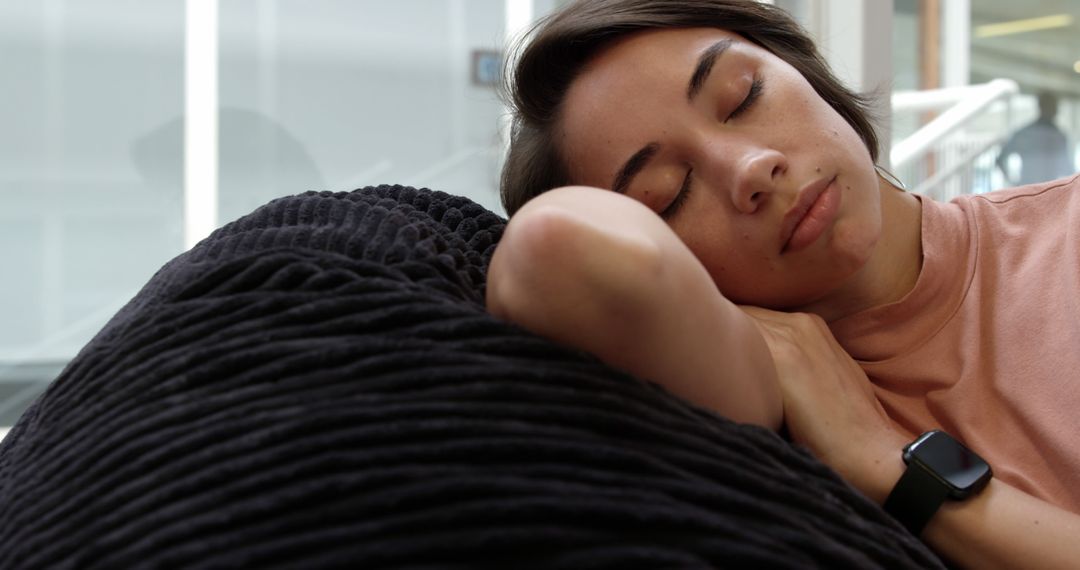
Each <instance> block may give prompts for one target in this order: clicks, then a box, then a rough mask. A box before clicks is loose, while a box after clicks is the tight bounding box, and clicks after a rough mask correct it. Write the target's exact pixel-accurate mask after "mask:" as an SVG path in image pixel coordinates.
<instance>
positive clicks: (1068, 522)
mask: <svg viewBox="0 0 1080 570" xmlns="http://www.w3.org/2000/svg"><path fill="white" fill-rule="evenodd" d="M881 441H887V442H888V443H887V444H884V445H882V446H880V448H879V449H881V450H882V451H879V452H877V456H878V459H877V460H874V461H869V460H867V461H864V462H863V468H862V469H861V470H860V473H859V474H857V475H856V476H855V477H853V479H855V480H853V481H852V483H853V484H854V485H855V486H856V487H859V488H860V489H861V490H862V491H863V492H864V493H866V494H867V496H869V497H870V498H871V499H873V500H875V501H877V502H878V503H879V504H882V503H884V502H885V498H886V497H887V496H888V493H889V492H890V491H891V490H892V488H893V486H895V484H896V482H897V481H898V480H899V479H900V476H901V474H903V471H904V469H905V466H904V462H903V460H902V459H901V458H900V449H901V447H902V446H903V445H904V443H905V440H904V437H903V436H900V435H899V434H895V433H894V434H887V435H883V437H882V439H881ZM882 453H884V455H882ZM873 455H874V454H873V453H870V454H867V459H869V458H870V457H872V456H873ZM1077 537H1080V515H1077V514H1074V513H1070V512H1068V511H1065V510H1063V509H1060V508H1058V507H1056V506H1054V505H1051V504H1050V503H1047V502H1045V501H1042V500H1040V499H1037V498H1035V497H1033V496H1031V495H1028V494H1027V493H1024V492H1023V491H1020V490H1019V489H1017V488H1015V487H1012V486H1011V485H1009V484H1007V483H1005V482H1003V481H1001V480H1000V479H991V480H990V483H989V484H988V485H987V486H986V488H984V489H983V490H982V491H981V492H980V493H979V494H977V495H975V496H973V497H971V498H969V499H967V500H964V501H946V502H945V503H944V504H943V505H942V506H941V508H940V509H939V510H938V512H937V513H935V514H934V516H933V517H932V518H931V519H930V521H929V522H928V523H927V525H926V527H925V528H924V529H923V532H922V535H921V537H920V538H922V539H923V540H924V541H925V542H926V543H927V544H928V545H930V547H931V548H933V549H934V550H935V551H936V552H937V553H938V554H939V555H941V556H942V557H943V558H945V559H947V560H949V561H950V562H952V563H953V564H956V565H958V566H960V567H962V568H980V569H983V568H1075V567H1076V564H1077V562H1078V561H1080V540H1077Z"/></svg>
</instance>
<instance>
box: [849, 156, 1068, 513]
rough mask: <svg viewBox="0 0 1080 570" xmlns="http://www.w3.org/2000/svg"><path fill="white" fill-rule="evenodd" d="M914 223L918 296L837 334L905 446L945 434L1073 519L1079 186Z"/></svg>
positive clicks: (1029, 190)
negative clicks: (906, 437)
mask: <svg viewBox="0 0 1080 570" xmlns="http://www.w3.org/2000/svg"><path fill="white" fill-rule="evenodd" d="M922 212H923V213H922V244H923V267H922V272H921V273H920V274H919V278H918V281H917V282H916V284H915V288H914V289H912V290H911V291H910V292H909V293H908V294H907V296H905V297H904V298H903V299H901V300H900V301H897V302H895V303H892V304H888V305H883V306H879V307H874V308H871V309H868V310H866V311H862V312H860V313H857V314H855V315H851V316H849V317H845V318H843V319H840V320H838V321H836V322H833V323H830V327H831V329H832V331H833V333H834V334H835V335H836V338H837V340H839V341H840V343H841V344H842V345H843V346H844V347H845V348H846V349H847V350H848V352H849V353H850V354H851V355H852V357H854V358H855V359H856V360H858V361H859V363H860V364H861V365H862V367H863V369H864V370H866V373H867V375H868V376H869V377H870V379H871V381H872V382H873V383H874V387H875V390H876V392H877V396H878V398H879V399H880V400H881V403H882V405H883V406H884V407H885V410H886V411H887V412H888V413H889V415H890V416H891V417H892V418H893V419H894V420H895V421H896V422H897V423H898V424H899V425H900V426H901V427H903V428H904V429H906V430H908V431H909V432H910V435H912V436H913V437H914V436H915V435H917V434H919V433H921V432H923V431H926V430H929V429H934V428H941V429H944V430H945V431H947V432H949V433H951V434H953V435H954V436H957V437H958V438H959V439H960V440H961V441H963V442H964V443H965V444H967V445H968V446H969V447H971V448H972V449H974V450H975V451H976V452H978V453H979V454H980V455H982V456H983V457H984V458H985V459H986V460H987V461H988V462H989V463H990V465H991V467H992V468H993V469H994V475H995V476H996V477H998V478H1000V479H1002V480H1004V481H1006V482H1008V483H1009V484H1011V485H1013V486H1015V487H1018V488H1019V489H1021V490H1023V491H1026V492H1027V493H1029V494H1031V495H1034V496H1036V497H1040V498H1042V499H1044V500H1046V501H1049V502H1051V503H1054V504H1056V505H1058V506H1061V507H1063V508H1065V509H1067V510H1070V511H1072V512H1080V177H1075V178H1071V179H1065V180H1059V181H1055V182H1049V183H1044V184H1037V185H1032V186H1024V187H1020V188H1016V189H1011V190H1004V191H1000V192H994V193H990V194H983V195H975V196H963V197H960V198H957V199H955V200H953V201H952V202H950V203H948V204H944V203H940V202H935V201H933V200H930V199H928V198H922Z"/></svg>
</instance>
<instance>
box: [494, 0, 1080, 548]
mask: <svg viewBox="0 0 1080 570" xmlns="http://www.w3.org/2000/svg"><path fill="white" fill-rule="evenodd" d="M509 87H510V90H511V92H510V94H511V96H512V102H513V105H514V109H515V116H514V120H515V123H514V129H513V133H512V140H511V148H510V152H509V155H508V157H507V161H506V165H505V167H504V171H503V179H502V198H503V202H504V205H505V206H506V209H507V211H508V212H509V213H510V214H511V215H512V217H511V220H510V224H509V226H508V227H507V230H506V233H505V235H504V237H503V240H502V242H501V243H500V245H499V247H498V249H497V251H496V254H495V257H494V259H493V261H492V264H491V268H490V271H489V275H488V307H489V309H490V310H491V311H492V312H493V313H494V314H496V315H498V316H500V317H502V318H505V319H507V320H509V321H512V322H515V323H517V324H519V325H521V326H523V327H525V328H528V329H530V330H532V331H534V332H536V333H538V334H541V335H545V336H547V337H550V338H552V339H555V340H557V341H559V342H562V343H564V344H567V345H570V346H574V347H577V348H579V349H582V350H586V351H589V352H591V353H593V354H595V355H597V356H598V357H599V358H601V359H603V360H604V361H606V362H608V363H609V364H611V365H613V366H616V367H618V368H621V369H624V370H626V371H629V372H631V373H633V374H635V375H636V376H638V377H641V378H645V379H648V380H651V381H654V382H657V383H659V384H661V385H663V386H664V387H666V388H667V389H668V390H670V391H671V392H673V393H675V394H677V395H679V396H681V397H683V398H685V399H687V400H689V401H691V402H694V403H696V404H698V405H700V406H703V407H707V408H710V409H712V410H714V411H716V412H717V413H719V414H722V415H724V416H727V417H729V418H731V419H733V420H735V421H739V422H747V423H754V424H758V425H762V426H766V427H768V428H771V429H779V428H780V427H781V426H784V427H786V429H787V432H788V434H790V436H791V438H792V439H793V440H794V441H796V442H798V443H800V444H803V445H805V446H807V447H808V448H809V449H810V450H811V451H812V452H813V453H815V454H816V455H817V456H818V457H819V458H820V459H821V460H822V461H824V462H825V463H827V464H828V465H830V466H831V467H833V468H834V469H835V470H836V471H838V472H839V473H840V474H841V475H842V476H843V477H845V478H846V479H847V480H848V481H849V482H850V483H851V484H852V485H854V486H855V487H857V488H858V489H860V490H861V491H862V492H863V493H865V494H866V495H867V496H868V497H869V498H871V499H872V500H875V501H877V502H878V503H879V504H885V503H886V502H887V500H889V499H888V498H889V497H890V495H893V499H892V500H890V501H889V502H890V503H892V504H891V505H890V504H886V509H887V510H890V512H894V511H896V510H897V507H898V504H899V510H900V511H903V510H904V508H908V509H909V510H910V507H911V505H930V507H929V508H926V509H923V511H924V512H920V513H915V515H914V519H916V522H915V523H912V522H911V520H904V519H902V522H904V523H905V524H908V527H909V528H911V529H912V530H913V532H915V533H917V534H920V536H921V537H922V538H923V540H925V541H926V542H927V543H928V544H930V545H931V546H932V547H933V548H935V549H936V550H937V551H938V552H939V553H940V554H941V555H942V556H943V557H945V558H948V559H950V560H951V561H953V562H954V563H957V564H959V565H962V566H967V567H981V568H987V567H997V566H1001V567H1065V566H1069V565H1073V564H1076V561H1077V560H1080V541H1077V540H1076V537H1077V536H1080V514H1077V513H1080V436H1078V435H1077V434H1080V413H1077V412H1078V411H1080V397H1078V396H1077V394H1080V390H1078V382H1080V378H1078V372H1077V371H1078V370H1080V351H1078V350H1076V349H1075V346H1076V345H1077V343H1078V341H1080V300H1078V299H1080V296H1078V295H1077V293H1078V292H1080V181H1078V180H1077V179H1075V178H1074V179H1065V180H1060V181H1056V182H1050V183H1044V184H1039V185H1033V186H1025V187H1020V188H1014V189H1009V190H1003V191H999V192H995V193H991V194H984V195H980V196H966V197H962V198H959V199H957V200H954V201H953V202H951V203H939V202H935V201H933V200H931V199H929V198H926V197H922V196H917V195H914V194H910V193H907V192H904V191H903V190H902V189H900V188H898V187H897V186H896V185H894V184H893V183H891V182H890V181H889V178H891V177H885V176H882V175H881V174H880V173H879V172H880V169H877V168H876V167H875V163H876V161H877V158H878V143H877V136H876V134H875V132H874V129H873V127H872V125H871V122H870V120H869V119H868V115H867V111H866V101H865V100H864V99H863V98H861V97H860V96H858V95H856V94H854V93H852V92H850V91H849V90H848V89H846V88H845V87H844V86H843V85H842V84H840V82H839V81H838V80H837V79H836V78H835V77H834V76H833V75H832V73H831V72H830V71H829V69H828V68H827V66H826V65H825V64H824V62H823V60H822V59H821V58H820V56H819V55H818V53H817V51H816V48H815V47H814V45H813V42H812V40H810V39H809V37H808V36H807V35H806V33H805V32H804V31H803V30H802V29H801V28H800V27H799V26H798V24H796V23H795V22H794V21H792V20H791V19H790V17H788V16H787V15H786V14H785V13H784V12H783V11H781V10H779V9H776V8H774V7H772V6H769V5H765V4H761V3H758V2H755V1H752V0H585V1H579V2H575V3H572V4H570V5H569V6H567V7H565V8H564V9H562V10H561V11H560V12H558V13H556V14H555V15H553V16H552V17H550V18H548V19H547V20H545V21H544V22H542V23H541V24H540V25H539V26H538V27H537V28H536V29H534V30H533V33H532V34H531V35H530V37H529V38H528V39H527V43H526V44H525V45H524V46H523V47H522V48H521V51H520V54H519V57H518V58H517V64H516V67H515V69H514V72H513V74H512V77H511V78H510V85H509ZM931 430H942V431H943V432H945V433H947V434H950V435H951V437H949V436H945V435H943V434H942V437H943V438H947V439H948V442H946V443H943V445H946V447H947V448H948V449H949V450H953V449H954V448H955V449H956V450H964V449H965V448H964V447H963V445H961V444H960V443H955V441H959V442H962V444H964V445H966V446H967V448H970V449H971V450H974V452H977V454H978V456H981V458H982V459H984V460H985V461H986V463H988V464H989V465H990V466H991V467H992V470H993V475H992V477H990V478H989V480H988V482H987V481H986V479H985V477H982V480H980V481H979V482H978V484H974V483H972V482H971V481H969V482H968V483H971V484H969V485H968V486H967V487H966V488H964V489H961V490H962V491H964V492H963V493H957V492H956V490H955V489H953V490H951V491H948V492H949V493H951V496H949V497H946V496H945V495H946V491H943V490H941V489H939V488H938V487H941V485H939V484H937V483H934V482H933V481H931V482H930V483H929V484H927V483H925V482H923V483H920V484H919V485H916V484H915V483H914V482H913V480H912V479H911V478H912V477H913V476H911V475H909V472H910V471H911V469H909V467H908V465H907V463H906V461H907V462H908V463H911V462H915V463H917V462H918V461H916V459H913V458H917V456H918V453H921V452H922V450H925V449H927V448H929V447H930V446H929V445H927V446H923V447H922V448H920V451H918V452H916V451H915V450H914V448H912V450H911V457H908V458H907V459H905V458H904V457H902V450H904V449H905V446H907V445H908V444H911V443H912V442H913V440H915V439H916V438H918V437H919V436H920V434H923V433H924V432H929V431H931ZM952 438H955V440H953V439H952ZM935 441H937V440H935ZM949 446H951V447H949ZM956 452H957V453H961V451H956ZM966 453H967V454H961V458H962V459H963V460H964V461H977V458H976V459H970V457H971V456H974V454H973V453H971V452H966ZM928 469H929V468H928ZM929 470H930V471H933V469H929ZM980 475H985V476H989V471H988V470H987V471H986V473H980ZM984 483H985V485H984ZM949 484H951V485H954V486H955V485H956V484H957V483H956V481H949ZM927 485H929V486H927ZM901 487H903V493H901V489H900V488H901ZM923 495H928V496H923ZM937 495H940V496H937ZM898 496H900V497H901V499H896V497H898ZM900 503H903V504H900ZM903 516H904V517H906V518H907V519H911V518H912V516H913V515H912V513H910V512H906V513H903Z"/></svg>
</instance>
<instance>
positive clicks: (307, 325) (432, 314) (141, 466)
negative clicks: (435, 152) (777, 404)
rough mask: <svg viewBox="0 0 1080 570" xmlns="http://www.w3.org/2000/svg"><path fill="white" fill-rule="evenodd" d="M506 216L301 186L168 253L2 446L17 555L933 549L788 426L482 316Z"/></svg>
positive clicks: (788, 554) (431, 195)
mask: <svg viewBox="0 0 1080 570" xmlns="http://www.w3.org/2000/svg"><path fill="white" fill-rule="evenodd" d="M503 226H504V220H502V219H501V218H499V217H498V216H495V215H494V214H492V213H490V212H488V211H486V210H484V209H483V208H481V207H480V206H478V205H476V204H474V203H472V202H470V201H468V200H466V199H464V198H460V197H454V196H449V195H447V194H443V193H439V192H431V191H427V190H416V189H412V188H407V187H400V186H382V187H375V188H366V189H363V190H358V191H355V192H351V193H307V194H303V195H299V196H293V197H288V198H282V199H278V200H275V201H273V202H271V203H270V204H268V205H266V206H264V207H262V208H260V209H259V210H256V211H255V212H253V213H252V214H250V215H248V216H246V217H244V218H241V219H240V220H237V221H236V222H233V223H231V224H229V225H227V226H225V227H223V228H221V229H220V230H218V231H217V232H215V233H214V234H213V235H212V236H211V237H209V238H208V239H206V240H204V241H203V242H202V243H201V244H199V245H198V246H197V247H195V248H194V249H193V250H192V251H190V252H188V253H185V254H183V255H181V256H179V257H178V258H176V259H174V260H173V261H171V262H170V263H168V264H166V266H165V267H163V268H162V269H161V270H160V271H159V272H158V273H157V274H156V275H155V276H154V278H153V279H152V280H151V281H150V282H149V283H148V284H147V285H146V287H145V288H144V289H143V290H142V291H141V292H140V293H139V294H138V295H137V296H136V297H135V298H134V299H132V301H131V302H130V303H129V304H128V305H126V306H125V307H124V308H123V309H122V310H121V311H120V312H119V313H118V314H117V315H116V316H115V317H114V318H113V319H112V320H111V321H110V322H109V324H108V325H107V326H106V327H105V328H104V329H103V330H102V331H101V332H100V333H99V334H98V335H97V336H96V337H95V338H94V339H93V340H92V341H91V342H90V343H89V344H88V345H87V346H86V347H85V348H84V349H83V350H82V351H81V352H80V354H79V355H78V357H76V358H75V359H74V360H73V361H72V362H71V363H70V365H69V366H68V367H67V368H66V369H65V370H64V372H63V373H62V374H61V375H60V377H59V378H57V379H56V381H55V382H54V383H53V384H52V385H51V386H50V388H49V389H48V390H47V391H46V392H45V393H44V394H43V395H42V397H41V398H40V399H39V400H38V401H36V402H35V403H34V405H33V406H32V407H31V408H30V409H29V410H28V411H27V412H26V413H25V414H24V415H23V417H22V418H21V419H20V421H19V422H18V423H17V424H16V426H15V427H14V429H13V430H12V432H11V433H10V434H9V435H8V437H7V439H6V440H5V441H4V442H3V443H2V444H0V568H39V567H86V568H117V567H161V566H166V567H217V566H231V567H236V566H241V567H259V568H263V567H299V568H315V567H333V566H349V567H365V568H378V567H400V568H406V567H407V568H435V567H444V568H475V567H490V568H528V567H537V568H541V567H542V568H573V569H584V568H670V567H687V568H692V567H750V566H752V567H776V568H783V567H791V568H806V567H813V566H820V567H829V568H836V567H857V568H872V567H887V568H905V567H910V568H915V567H918V568H927V567H936V566H939V562H938V561H937V559H936V558H935V557H934V556H933V555H932V554H931V553H929V552H928V551H927V550H926V549H925V547H924V546H923V545H922V544H921V543H920V542H918V541H917V540H916V539H914V538H913V537H912V536H911V535H909V534H907V533H906V532H905V531H904V530H903V529H902V528H901V527H900V526H898V525H897V524H896V523H895V522H894V521H892V520H891V519H890V518H888V517H887V516H886V515H885V514H883V513H882V511H881V510H880V509H879V508H877V507H876V506H875V505H873V504H871V503H869V502H868V501H866V500H865V499H864V498H863V497H862V496H861V495H859V494H857V493H856V492H854V491H853V490H852V489H851V488H850V487H848V486H847V485H846V484H845V483H844V482H843V481H841V480H840V479H839V478H838V477H837V476H836V475H835V474H834V473H833V472H831V471H830V470H829V469H827V468H826V467H824V466H823V465H821V464H820V463H818V462H817V461H815V460H814V459H813V458H811V457H810V456H809V455H808V454H806V453H805V452H803V451H801V450H799V449H796V448H794V447H793V446H791V445H790V444H788V443H787V442H785V441H783V440H782V439H781V438H779V437H778V436H776V435H775V434H773V433H771V432H768V431H767V430H764V429H760V428H755V427H750V426H741V425H737V424H734V423H732V422H729V421H727V420H725V419H724V418H721V417H718V416H715V415H713V414H711V413H708V412H706V411H703V410H699V409H696V408H694V407H692V406H689V405H688V404H686V403H684V402H682V401H681V400H679V399H677V398H675V397H673V396H670V395H669V394H667V393H665V392H664V391H663V390H660V389H659V388H657V387H655V386H652V385H650V384H647V383H644V382H641V381H638V380H636V379H634V378H631V377H629V376H627V375H624V374H621V373H619V372H617V371H615V370H612V369H610V368H608V367H606V366H604V365H603V364H601V363H599V362H598V361H596V360H595V359H592V358H590V357H589V356H587V355H583V354H580V353H578V352H575V351H572V350H568V349H566V348H563V347H560V346H558V345H555V344H554V343H551V342H549V341H546V340H544V339H541V338H538V337H536V336H534V335H531V334H529V333H527V332H525V331H522V330H520V329H519V328H517V327H515V326H512V325H510V324H507V323H504V322H501V321H499V320H497V319H495V318H493V317H491V316H490V315H489V314H487V313H486V312H485V311H484V308H483V294H484V288H483V287H484V275H485V270H486V267H487V263H488V261H489V260H490V257H491V254H492V252H493V250H494V246H495V244H496V243H497V242H498V239H499V236H500V235H501V232H502V228H503Z"/></svg>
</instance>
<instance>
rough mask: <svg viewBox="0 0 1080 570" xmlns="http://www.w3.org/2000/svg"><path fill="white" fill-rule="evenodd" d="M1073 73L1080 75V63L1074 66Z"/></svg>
mask: <svg viewBox="0 0 1080 570" xmlns="http://www.w3.org/2000/svg"><path fill="white" fill-rule="evenodd" d="M1073 71H1075V72H1077V73H1080V61H1077V62H1076V63H1074V64H1073Z"/></svg>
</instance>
